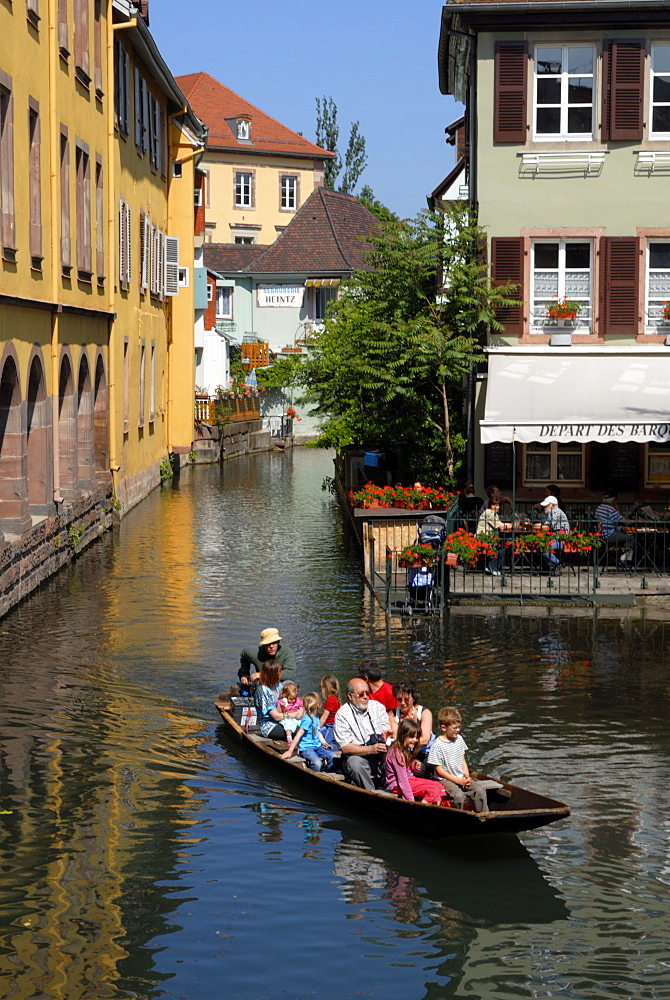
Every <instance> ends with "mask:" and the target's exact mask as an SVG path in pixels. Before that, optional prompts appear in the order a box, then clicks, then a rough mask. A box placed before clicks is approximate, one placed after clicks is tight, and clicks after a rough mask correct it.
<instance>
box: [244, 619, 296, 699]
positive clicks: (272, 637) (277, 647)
mask: <svg viewBox="0 0 670 1000" xmlns="http://www.w3.org/2000/svg"><path fill="white" fill-rule="evenodd" d="M267 660H279V662H280V663H281V665H282V673H281V679H282V681H292V680H294V679H295V674H296V662H295V653H294V652H293V650H292V649H291V647H290V646H282V645H281V636H280V634H279V632H278V631H277V629H276V628H264V629H263V631H262V632H261V640H260V643H259V645H258V649H256V648H255V647H253V646H245V647H244V649H243V650H242V652H241V653H240V669H239V670H238V671H237V676H238V677H239V686H240V694H247V693H248V691H249V685H250V684H253V683H254V681H257V680H258V678H259V676H260V672H261V667H262V666H263V664H264V663H265V662H266V661H267Z"/></svg>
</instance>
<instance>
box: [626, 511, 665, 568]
mask: <svg viewBox="0 0 670 1000" xmlns="http://www.w3.org/2000/svg"><path fill="white" fill-rule="evenodd" d="M624 527H625V530H626V531H628V532H629V533H630V534H631V535H633V536H634V537H635V559H634V562H633V565H634V567H635V569H640V567H644V566H645V565H649V566H651V568H652V569H653V570H654V572H656V573H662V572H664V569H665V548H666V544H667V542H668V534H669V530H668V527H667V526H665V525H663V526H661V525H655V524H640V523H635V524H631V523H630V522H625V523H624ZM659 541H662V542H663V545H662V546H661V548H660V552H659V546H658V543H659ZM659 554H660V556H661V560H662V564H663V569H659V568H658V558H659Z"/></svg>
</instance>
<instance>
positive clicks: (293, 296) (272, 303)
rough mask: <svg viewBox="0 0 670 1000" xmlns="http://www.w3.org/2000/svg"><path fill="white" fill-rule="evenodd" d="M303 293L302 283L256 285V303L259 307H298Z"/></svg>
mask: <svg viewBox="0 0 670 1000" xmlns="http://www.w3.org/2000/svg"><path fill="white" fill-rule="evenodd" d="M304 295H305V288H304V286H303V285H257V286H256V303H257V305H258V308H259V309H267V308H270V307H272V308H275V309H299V308H300V306H301V305H302V302H303V298H304Z"/></svg>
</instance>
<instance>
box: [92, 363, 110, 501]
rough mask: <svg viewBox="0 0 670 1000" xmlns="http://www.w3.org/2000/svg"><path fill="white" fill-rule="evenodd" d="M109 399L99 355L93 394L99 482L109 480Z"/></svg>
mask: <svg viewBox="0 0 670 1000" xmlns="http://www.w3.org/2000/svg"><path fill="white" fill-rule="evenodd" d="M108 408H109V400H108V392H107V379H106V378H105V365H104V362H103V360H102V357H101V355H98V360H97V361H96V363H95V391H94V396H93V420H94V434H93V438H94V444H95V476H96V479H97V480H98V481H99V482H109V478H110V473H109V416H108Z"/></svg>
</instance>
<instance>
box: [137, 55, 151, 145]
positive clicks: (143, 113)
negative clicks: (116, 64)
mask: <svg viewBox="0 0 670 1000" xmlns="http://www.w3.org/2000/svg"><path fill="white" fill-rule="evenodd" d="M148 94H149V92H148V90H147V81H146V80H145V79H144V77H143V76H140V71H139V70H138V68H137V66H136V67H135V145H136V146H137V152H138V153H139V154H140V156H144V154H145V153H146V151H147V149H148V146H149V102H148Z"/></svg>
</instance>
